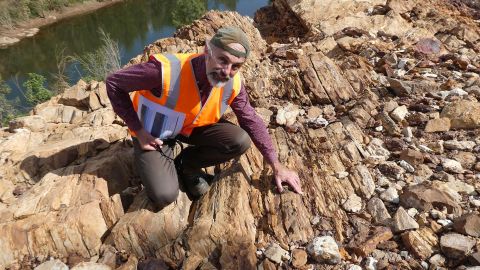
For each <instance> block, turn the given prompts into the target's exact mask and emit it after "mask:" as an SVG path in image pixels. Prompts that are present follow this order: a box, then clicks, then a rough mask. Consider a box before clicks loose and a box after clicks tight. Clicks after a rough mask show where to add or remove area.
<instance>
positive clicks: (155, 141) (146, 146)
mask: <svg viewBox="0 0 480 270" xmlns="http://www.w3.org/2000/svg"><path fill="white" fill-rule="evenodd" d="M135 133H136V135H137V139H138V142H139V143H140V147H141V148H142V149H143V150H146V151H155V150H157V147H159V146H162V144H163V142H162V140H160V139H159V138H155V137H153V136H152V135H151V134H150V133H148V132H147V131H146V130H145V129H143V128H142V129H140V130H138V131H136V132H135Z"/></svg>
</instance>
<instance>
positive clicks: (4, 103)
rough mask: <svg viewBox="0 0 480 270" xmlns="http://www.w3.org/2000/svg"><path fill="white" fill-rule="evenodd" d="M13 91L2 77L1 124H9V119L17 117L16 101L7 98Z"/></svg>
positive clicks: (0, 84) (0, 83)
mask: <svg viewBox="0 0 480 270" xmlns="http://www.w3.org/2000/svg"><path fill="white" fill-rule="evenodd" d="M11 92H12V89H11V88H10V87H9V86H8V85H7V84H6V83H5V81H3V79H2V77H0V126H5V125H6V124H8V121H10V120H12V119H13V118H15V116H16V115H17V113H18V112H17V109H16V107H15V102H14V101H10V100H8V99H7V95H9V94H10V93H11Z"/></svg>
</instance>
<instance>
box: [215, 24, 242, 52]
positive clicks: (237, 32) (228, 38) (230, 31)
mask: <svg viewBox="0 0 480 270" xmlns="http://www.w3.org/2000/svg"><path fill="white" fill-rule="evenodd" d="M210 42H211V43H212V44H213V45H215V46H216V47H218V48H220V49H222V50H225V51H227V52H229V53H231V54H232V55H235V56H236V57H245V58H247V56H248V54H249V53H250V45H249V43H248V38H247V35H246V34H245V33H244V32H243V31H242V29H240V28H238V27H234V26H227V27H222V28H220V29H218V30H217V33H215V35H214V36H213V37H212V39H211V40H210ZM230 43H239V44H240V45H242V46H243V47H244V48H245V52H242V51H237V50H235V49H233V48H231V47H229V46H228V44H230Z"/></svg>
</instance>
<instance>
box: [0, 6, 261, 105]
mask: <svg viewBox="0 0 480 270" xmlns="http://www.w3.org/2000/svg"><path fill="white" fill-rule="evenodd" d="M192 1H199V2H200V3H201V4H202V5H204V6H206V7H207V9H208V10H210V9H217V10H236V11H238V12H239V13H240V14H242V15H247V16H250V17H253V15H254V13H255V11H256V10H257V9H259V8H260V7H263V6H266V5H268V0H223V1H222V0H192ZM175 6H176V0H127V1H124V2H121V3H118V4H115V5H113V6H110V7H107V8H104V9H100V10H97V11H95V12H92V13H89V14H85V15H81V16H77V17H73V18H69V19H66V20H63V21H60V22H58V23H56V24H54V25H50V26H47V27H45V28H42V29H41V30H40V32H39V33H38V34H37V35H35V36H34V37H32V38H27V39H23V40H21V41H20V42H19V43H17V44H16V45H14V46H12V47H9V48H7V49H0V75H1V77H2V78H3V79H4V80H5V81H6V82H7V84H8V85H9V86H10V87H11V88H12V90H13V91H12V93H11V95H10V96H9V97H8V98H9V99H13V98H16V97H19V98H20V101H21V104H22V106H23V107H28V106H27V105H26V102H25V100H24V98H23V94H22V93H23V90H22V88H23V87H22V84H23V82H24V81H25V80H26V78H27V74H28V73H37V74H41V75H43V76H45V77H46V78H47V80H48V81H49V82H51V81H52V74H55V73H57V72H58V67H57V63H58V59H57V58H58V55H59V54H60V52H61V51H62V50H63V51H64V55H84V54H86V53H89V52H94V51H95V50H96V49H97V48H98V47H100V46H101V41H100V34H99V31H98V30H99V28H102V29H103V30H104V31H105V32H106V33H108V34H109V35H110V37H111V38H112V39H114V40H115V41H117V42H118V44H119V48H120V53H121V63H122V65H123V64H125V63H127V62H128V61H129V60H130V59H131V58H133V57H135V56H136V55H138V54H140V53H141V52H142V51H143V48H144V47H145V46H146V45H148V44H150V43H153V42H154V41H156V40H157V39H160V38H164V37H169V36H172V35H173V33H174V32H175V26H174V24H173V19H174V18H172V11H173V10H174V9H175ZM66 75H67V76H68V77H69V83H70V84H74V83H76V82H77V81H78V79H79V78H81V77H82V75H83V74H82V70H81V68H80V67H79V65H78V64H70V65H69V66H68V67H67V69H66Z"/></svg>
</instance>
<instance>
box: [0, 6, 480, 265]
mask: <svg viewBox="0 0 480 270" xmlns="http://www.w3.org/2000/svg"><path fill="white" fill-rule="evenodd" d="M468 10H470V8H469V7H468V6H465V5H463V4H461V3H460V4H456V5H452V4H450V3H449V1H431V0H427V1H416V0H410V1H395V0H391V1H381V0H379V1H377V0H375V1H374V0H369V1H284V0H276V1H273V5H272V6H271V7H266V8H262V9H261V10H259V11H258V13H257V15H256V22H255V23H252V21H251V20H250V19H248V18H245V17H241V16H240V15H238V14H237V13H233V12H208V13H207V14H206V15H205V16H204V17H203V18H202V19H200V20H197V21H195V22H194V23H193V24H192V25H189V26H186V27H184V28H182V29H179V30H178V31H177V33H176V34H175V36H174V37H171V38H166V39H161V40H158V41H156V42H155V43H153V44H151V45H149V46H147V47H146V48H145V50H144V52H143V54H142V55H139V56H138V57H136V58H134V59H132V60H131V61H130V63H129V65H132V64H136V63H140V62H142V61H146V60H147V59H148V57H149V55H151V54H153V53H158V52H170V53H175V52H201V51H202V50H203V46H204V42H205V39H206V38H207V37H209V36H211V35H212V34H213V33H214V32H215V30H216V29H218V28H219V27H221V26H223V25H237V26H239V27H241V28H242V29H244V30H245V32H246V33H247V34H248V36H249V38H250V40H251V43H252V57H251V58H249V59H248V61H247V63H246V64H245V66H244V67H243V72H242V74H243V77H244V79H245V86H246V89H247V91H248V92H249V94H250V97H251V102H252V104H253V105H254V106H255V107H256V109H257V111H258V112H259V114H260V115H261V116H262V119H263V120H264V121H265V122H266V124H267V126H268V129H269V132H270V133H271V136H272V138H273V141H274V144H275V146H276V148H277V150H278V153H279V159H280V161H281V162H282V163H284V164H286V165H287V166H288V167H290V168H293V169H295V170H296V171H298V173H299V175H300V178H301V180H302V188H303V190H304V195H303V196H301V195H299V194H295V193H293V192H292V191H288V190H287V191H285V192H284V193H282V194H279V193H278V192H277V191H276V189H275V186H274V184H273V182H272V180H273V179H272V172H271V169H270V168H269V166H268V165H267V164H265V162H264V160H263V158H262V156H261V155H260V153H259V152H258V150H257V149H255V148H251V149H250V150H248V151H247V153H246V154H245V155H243V156H242V157H240V158H238V159H236V160H232V161H230V162H228V163H226V164H222V165H221V166H219V167H220V168H215V170H214V169H213V168H209V170H212V171H217V172H218V171H219V170H218V169H220V172H219V173H217V175H216V177H217V178H218V179H219V181H217V182H215V184H214V185H213V186H212V188H211V189H210V190H209V192H208V193H207V194H205V195H204V196H203V197H202V198H200V199H199V200H197V201H193V202H192V201H190V200H189V198H188V197H187V196H186V194H184V193H183V192H181V193H180V195H179V197H178V198H177V201H176V202H174V203H173V204H171V205H169V206H168V207H166V208H165V209H163V210H162V211H160V212H158V213H155V212H153V211H152V210H151V209H152V207H151V206H150V205H149V202H148V199H147V198H146V196H145V192H144V191H142V187H141V186H140V184H139V180H138V173H137V172H136V171H135V169H134V168H133V166H132V160H131V159H132V146H131V139H130V137H129V135H128V133H127V131H126V127H125V125H124V123H123V122H122V121H121V120H120V119H119V118H118V117H116V116H115V114H114V113H113V111H112V108H111V105H110V103H109V101H108V99H107V97H106V92H105V85H104V84H103V83H102V82H100V83H98V82H91V83H85V82H79V83H78V84H77V85H76V86H73V87H72V88H70V89H67V90H66V91H65V92H64V93H63V94H61V95H59V96H56V97H54V98H52V99H51V100H50V101H48V102H46V103H44V104H40V105H38V106H37V107H36V108H35V109H34V110H33V111H32V112H31V115H30V116H26V117H23V118H19V119H16V120H14V121H12V122H11V125H10V127H9V128H8V129H4V130H2V131H1V134H0V135H1V138H0V153H1V159H0V164H1V166H2V170H1V172H0V177H1V178H0V228H1V229H2V232H4V233H2V234H1V235H0V247H1V248H0V266H2V267H4V268H8V269H33V268H34V267H36V266H37V265H40V264H41V263H45V264H48V265H53V264H55V265H59V267H63V265H65V264H66V265H68V266H66V267H74V266H75V265H77V268H78V269H87V268H86V267H106V266H108V267H110V268H112V269H136V267H137V266H138V267H139V268H141V267H145V268H148V267H153V268H148V269H167V268H172V269H278V267H280V266H279V265H285V267H287V268H290V267H296V268H298V269H310V268H313V267H315V268H321V267H327V266H326V265H323V264H324V263H327V264H336V266H328V267H337V268H335V269H343V268H345V269H359V268H358V267H365V268H366V269H375V267H376V269H393V268H397V269H420V268H422V267H424V268H428V267H435V266H440V265H441V267H446V268H452V267H457V266H460V264H465V265H473V264H475V263H471V261H473V262H474V261H475V258H478V256H477V255H478V252H479V250H478V245H477V246H476V245H475V243H478V240H479V238H478V237H479V236H478V229H477V228H476V227H475V224H477V223H478V214H468V213H469V212H472V210H478V209H479V207H480V202H479V198H478V192H480V185H479V184H478V180H479V179H480V164H479V162H480V160H479V153H480V139H479V138H480V137H479V135H480V128H479V126H478V123H477V122H478V121H477V120H478V119H477V118H478V113H477V114H476V113H475V112H476V110H477V109H478V107H479V106H480V105H479V104H480V103H479V101H478V99H479V98H480V96H479V95H478V91H476V90H475V89H477V88H478V87H479V86H480V80H479V75H478V73H479V71H480V65H479V60H480V58H479V49H478V48H479V47H480V46H479V45H480V31H479V27H478V21H475V20H473V19H472V18H471V17H470V15H471V14H470V13H468V12H466V11H468ZM284 26H285V28H283V27H284ZM282 29H287V30H286V31H283V30H282ZM290 30H291V31H290ZM459 89H460V90H461V91H460V90H459ZM462 104H468V106H467V107H465V106H464V105H462ZM226 117H227V118H229V119H231V120H232V121H235V119H234V117H233V114H232V113H227V115H226ZM452 228H453V229H454V230H455V231H456V233H454V232H452V231H451V230H452ZM439 253H440V254H439ZM475 256H476V257H475ZM458 258H461V259H462V260H458ZM49 259H52V260H49ZM54 259H60V261H58V260H57V261H55V260H54ZM82 262H83V263H82ZM45 264H44V265H45ZM321 265H322V266H321ZM392 266H393V268H389V267H392ZM41 267H48V266H39V268H38V269H43V268H41ZM0 268H1V267H0ZM74 269H75V268H74ZM326 269H331V268H326Z"/></svg>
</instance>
